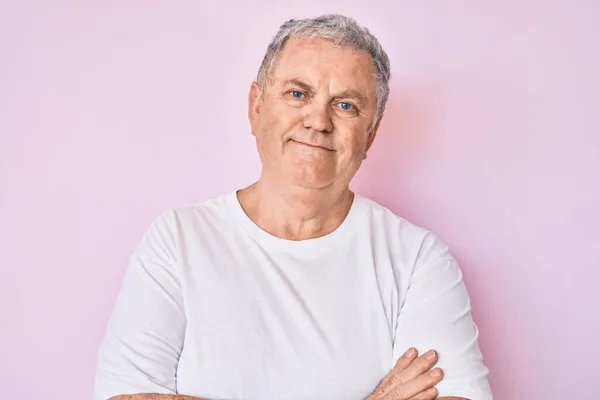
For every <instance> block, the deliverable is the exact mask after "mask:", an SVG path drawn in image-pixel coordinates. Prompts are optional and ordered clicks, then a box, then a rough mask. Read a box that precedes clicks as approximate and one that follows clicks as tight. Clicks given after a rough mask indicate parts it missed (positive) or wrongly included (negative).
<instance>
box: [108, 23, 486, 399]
mask: <svg viewBox="0 0 600 400" xmlns="http://www.w3.org/2000/svg"><path fill="white" fill-rule="evenodd" d="M389 68H390V67H389V60H388V58H387V56H386V54H385V52H384V51H383V49H382V48H381V46H380V44H379V43H378V41H377V40H376V39H375V38H374V37H373V36H372V35H371V34H370V33H369V32H368V31H367V30H366V29H364V28H362V27H360V26H359V25H357V24H356V22H355V21H354V20H352V19H349V18H346V17H343V16H340V15H327V16H323V17H319V18H315V19H305V20H290V21H288V22H286V23H285V24H283V25H282V26H281V28H280V30H279V33H278V34H277V36H276V37H275V38H274V39H273V41H272V42H271V43H270V45H269V47H268V50H267V53H266V55H265V57H264V60H263V62H262V65H261V66H260V69H259V73H258V77H257V81H256V82H254V83H252V85H251V88H250V94H249V99H248V100H249V106H248V117H249V120H250V126H251V129H252V134H253V135H254V136H255V137H256V143H257V148H258V152H259V155H260V159H261V162H262V173H261V176H260V179H259V180H258V182H256V183H254V184H252V185H250V186H248V187H247V188H245V189H242V190H239V191H236V192H232V193H229V194H226V195H224V196H221V197H218V198H216V199H212V200H208V201H205V202H203V203H200V204H195V205H191V206H185V207H178V208H175V209H172V210H169V211H167V212H165V213H164V214H163V215H161V216H160V217H159V218H158V219H157V220H156V221H155V222H154V223H153V225H152V226H151V227H150V229H149V230H148V231H147V233H146V234H145V235H144V237H143V239H142V241H141V243H140V245H139V247H138V248H137V250H136V251H135V253H134V254H133V256H132V258H131V265H130V267H129V269H128V272H127V274H126V277H125V280H124V284H123V288H122V291H121V293H120V295H119V298H118V300H117V304H116V307H115V310H114V312H113V314H112V316H111V319H110V322H109V326H108V329H107V332H106V337H105V339H104V341H103V343H102V346H101V349H100V353H99V365H98V371H97V376H96V399H97V400H105V399H107V398H111V397H112V398H113V399H114V400H116V399H119V400H124V399H131V400H150V399H152V400H178V399H181V400H183V399H186V400H197V399H329V400H331V399H364V398H368V399H370V400H379V399H401V400H407V399H411V400H426V399H435V398H438V397H437V396H441V397H440V398H445V399H473V400H487V399H491V398H492V395H491V392H490V388H489V384H488V381H487V374H488V370H487V369H486V367H485V366H484V365H483V363H482V355H481V353H480V350H479V347H478V344H477V337H478V333H477V328H476V326H475V324H474V323H473V321H472V318H471V314H470V305H469V298H468V295H467V292H466V290H465V286H464V284H463V282H462V276H461V272H460V270H459V268H458V266H457V264H456V262H455V261H454V259H453V258H452V256H451V255H450V254H449V252H448V250H447V247H446V246H444V245H443V244H442V243H440V241H439V240H438V239H437V238H436V237H435V236H434V235H432V234H430V233H429V232H427V231H425V230H423V229H421V228H418V227H416V226H414V225H412V224H410V223H409V222H407V221H405V220H403V219H401V218H399V217H398V216H396V215H394V214H393V213H392V212H390V211H389V210H387V209H385V208H384V207H382V206H380V205H378V204H376V203H374V202H372V201H370V200H367V199H365V198H363V197H360V196H358V195H356V194H354V193H352V192H351V191H350V190H349V188H348V185H349V183H350V180H351V179H352V177H353V176H354V175H355V173H356V172H357V170H358V168H359V166H360V165H361V163H362V161H363V160H364V159H365V158H366V156H367V151H368V150H369V148H370V146H371V145H372V143H373V140H374V139H375V135H376V133H377V129H378V127H379V123H380V122H381V118H382V116H383V112H384V108H385V103H386V101H387V98H388V92H389V86H388V81H389V78H390V69H389ZM429 349H435V350H436V351H433V350H432V351H427V350H429ZM418 354H421V355H420V356H418ZM417 356H418V357H417ZM436 363H437V367H436V368H434V365H436ZM442 370H443V371H444V372H443V374H444V375H445V377H444V378H442ZM449 396H454V397H449Z"/></svg>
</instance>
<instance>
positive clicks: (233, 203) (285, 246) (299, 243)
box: [225, 190, 363, 257]
mask: <svg viewBox="0 0 600 400" xmlns="http://www.w3.org/2000/svg"><path fill="white" fill-rule="evenodd" d="M237 192H238V191H237V190H235V191H233V192H230V193H229V194H227V195H226V196H225V201H226V202H227V206H228V209H229V211H230V215H231V217H232V218H233V219H234V220H235V222H236V223H238V224H239V225H241V227H242V228H244V230H245V231H246V232H247V233H248V234H249V235H250V236H251V237H252V238H253V239H254V240H256V241H257V242H258V243H260V245H261V246H262V247H267V248H269V249H272V250H274V251H279V252H285V253H290V254H294V255H298V256H302V257H307V256H311V255H313V256H314V255H318V254H322V253H324V252H327V251H332V250H333V249H335V247H336V245H337V244H338V243H339V242H340V240H341V239H342V238H343V237H347V235H349V234H350V233H351V232H353V231H354V229H355V228H356V226H357V218H358V214H359V212H358V209H359V208H360V207H361V205H362V204H363V199H362V197H360V196H359V195H358V194H356V193H354V198H353V200H352V204H351V205H350V210H349V211H348V214H347V215H346V218H344V220H343V221H342V223H341V224H340V226H338V227H337V228H336V229H335V230H334V231H333V232H330V233H328V234H326V235H324V236H320V237H317V238H313V239H305V240H290V239H283V238H280V237H277V236H275V235H272V234H270V233H269V232H267V231H265V230H264V229H262V228H261V227H260V226H258V225H256V223H254V221H252V219H250V217H249V216H248V214H246V212H245V211H244V209H243V208H242V205H241V204H240V201H239V199H238V196H237Z"/></svg>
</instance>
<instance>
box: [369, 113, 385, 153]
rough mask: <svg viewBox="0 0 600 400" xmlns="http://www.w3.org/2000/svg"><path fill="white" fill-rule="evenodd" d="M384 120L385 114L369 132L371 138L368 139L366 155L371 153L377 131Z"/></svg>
mask: <svg viewBox="0 0 600 400" xmlns="http://www.w3.org/2000/svg"><path fill="white" fill-rule="evenodd" d="M382 118H383V114H381V115H380V116H379V118H377V121H375V124H373V128H371V131H370V132H369V137H368V138H367V148H366V149H365V153H366V152H367V151H369V149H370V148H371V145H372V144H373V141H374V140H375V135H377V130H378V129H379V124H380V123H381V119H382Z"/></svg>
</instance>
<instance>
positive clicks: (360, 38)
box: [256, 14, 391, 119]
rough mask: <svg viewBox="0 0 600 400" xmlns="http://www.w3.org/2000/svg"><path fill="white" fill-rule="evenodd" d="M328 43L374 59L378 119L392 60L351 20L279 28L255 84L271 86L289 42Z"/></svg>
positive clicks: (332, 17) (333, 18)
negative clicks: (319, 40)
mask: <svg viewBox="0 0 600 400" xmlns="http://www.w3.org/2000/svg"><path fill="white" fill-rule="evenodd" d="M292 37H294V38H302V39H317V38H318V39H325V40H330V41H332V42H333V43H334V44H335V45H336V46H344V47H349V48H351V49H353V50H360V51H365V52H367V54H369V56H370V57H371V61H372V62H373V67H374V68H373V69H374V71H373V72H374V74H375V82H376V88H375V97H376V98H375V102H376V108H375V119H377V118H379V117H380V116H381V115H382V114H383V111H384V110H385V104H386V103H387V100H388V97H389V93H390V85H389V81H390V76H391V74H390V60H389V58H388V56H387V54H386V53H385V51H383V47H381V44H379V41H377V39H376V38H375V36H373V35H372V34H371V33H370V32H369V31H368V29H367V28H364V27H362V26H360V25H358V23H357V22H356V21H355V20H354V19H352V18H348V17H345V16H343V15H339V14H327V15H323V16H320V17H316V18H307V19H299V20H294V19H290V20H289V21H287V22H285V23H284V24H283V25H281V27H280V28H279V32H277V35H275V37H274V38H273V40H271V43H269V46H268V47H267V52H266V54H265V56H264V58H263V61H262V63H261V65H260V68H259V69H258V75H257V76H256V82H257V83H258V86H259V88H260V89H261V92H262V91H263V90H264V89H265V88H266V87H267V85H268V84H269V83H270V82H271V78H272V74H273V70H274V69H275V65H276V63H277V59H278V57H279V55H280V54H281V52H282V51H283V48H284V47H285V44H286V43H287V42H288V40H290V38H292Z"/></svg>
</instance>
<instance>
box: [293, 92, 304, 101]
mask: <svg viewBox="0 0 600 400" xmlns="http://www.w3.org/2000/svg"><path fill="white" fill-rule="evenodd" d="M290 94H291V95H292V97H293V98H295V99H302V98H303V97H304V93H302V92H299V91H297V90H292V91H291V92H290Z"/></svg>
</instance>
